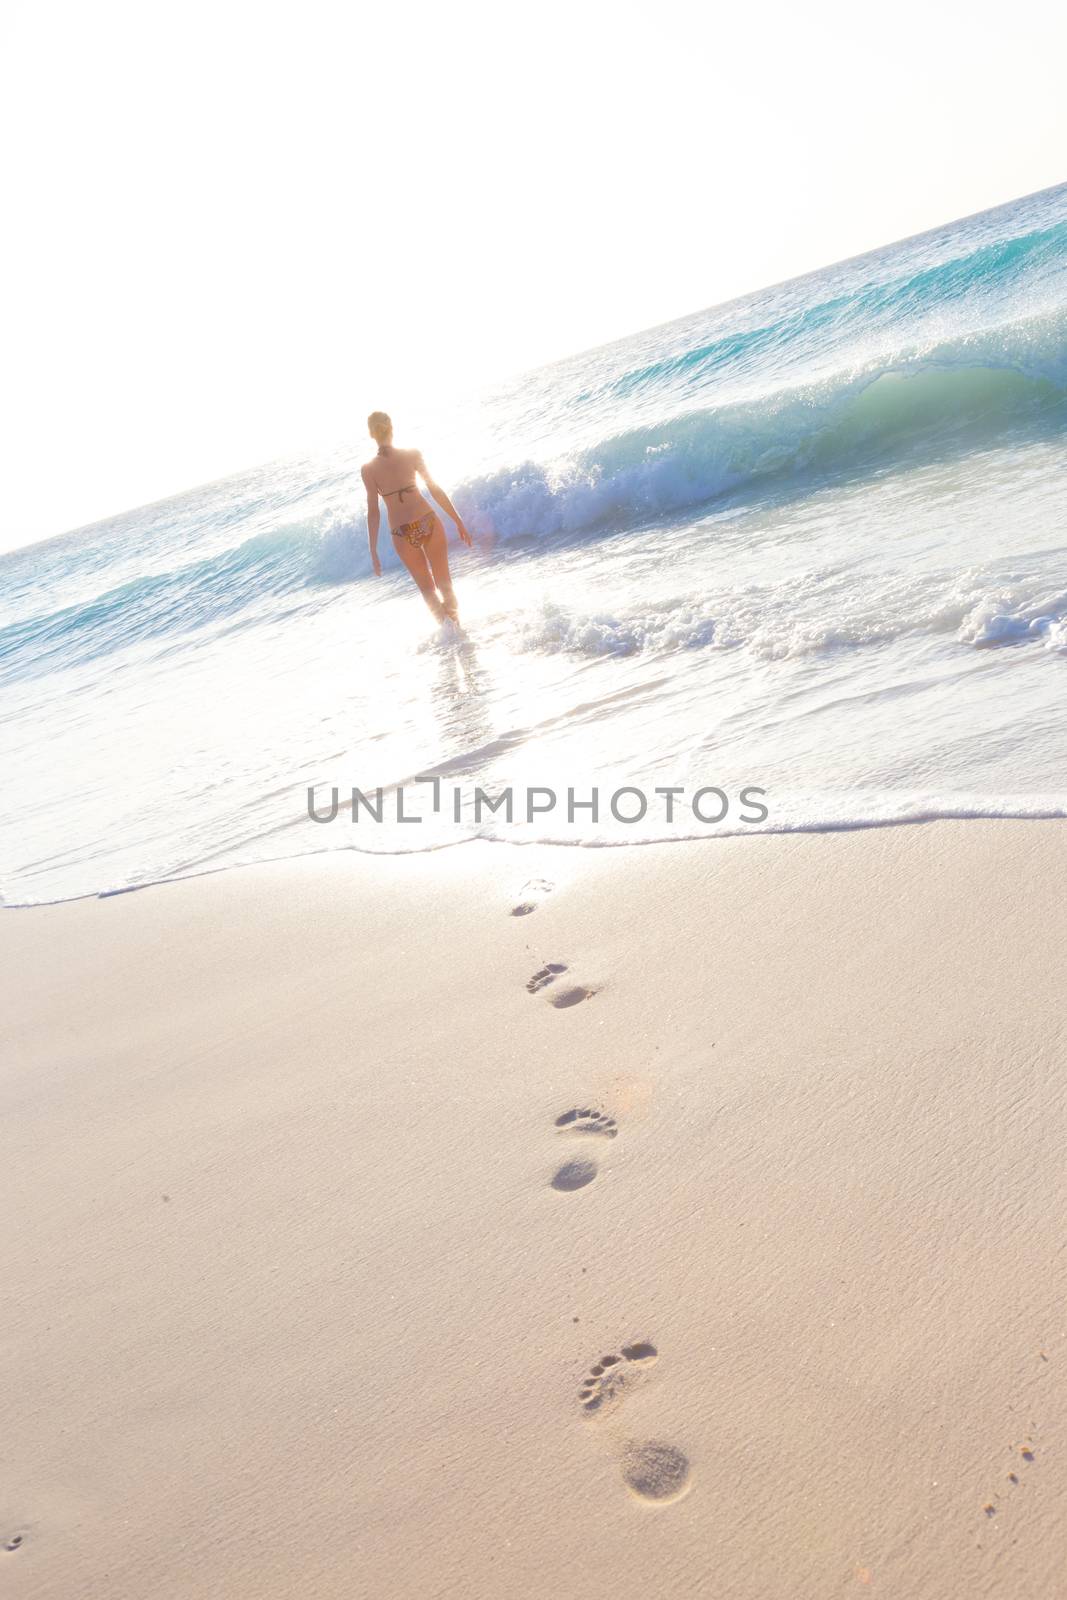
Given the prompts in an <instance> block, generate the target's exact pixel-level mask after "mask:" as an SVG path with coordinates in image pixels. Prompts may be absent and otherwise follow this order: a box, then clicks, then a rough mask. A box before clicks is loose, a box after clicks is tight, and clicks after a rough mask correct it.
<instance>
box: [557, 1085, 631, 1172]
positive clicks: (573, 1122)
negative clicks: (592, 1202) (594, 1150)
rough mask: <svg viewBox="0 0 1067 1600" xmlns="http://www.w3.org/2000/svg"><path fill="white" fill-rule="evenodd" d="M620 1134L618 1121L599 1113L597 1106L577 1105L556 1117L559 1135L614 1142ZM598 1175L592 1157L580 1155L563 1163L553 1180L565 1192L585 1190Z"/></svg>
mask: <svg viewBox="0 0 1067 1600" xmlns="http://www.w3.org/2000/svg"><path fill="white" fill-rule="evenodd" d="M618 1131H619V1129H618V1124H617V1123H616V1121H615V1118H614V1117H609V1116H608V1114H607V1112H605V1111H598V1110H597V1109H596V1108H595V1107H594V1106H575V1107H573V1108H572V1110H570V1111H564V1112H563V1113H562V1114H561V1115H560V1116H558V1117H557V1118H556V1132H557V1133H566V1134H580V1135H586V1136H588V1137H590V1138H598V1139H614V1138H615V1137H616V1136H617V1134H618ZM596 1175H597V1164H596V1162H595V1161H594V1160H592V1158H591V1157H589V1156H577V1157H575V1159H574V1160H572V1161H565V1162H564V1163H563V1165H562V1166H561V1167H560V1169H559V1171H558V1172H557V1173H556V1174H555V1176H554V1177H553V1179H552V1187H553V1189H562V1190H563V1191H564V1192H565V1193H567V1192H569V1191H570V1190H572V1189H584V1188H585V1186H586V1184H587V1183H592V1181H593V1179H594V1178H595V1177H596Z"/></svg>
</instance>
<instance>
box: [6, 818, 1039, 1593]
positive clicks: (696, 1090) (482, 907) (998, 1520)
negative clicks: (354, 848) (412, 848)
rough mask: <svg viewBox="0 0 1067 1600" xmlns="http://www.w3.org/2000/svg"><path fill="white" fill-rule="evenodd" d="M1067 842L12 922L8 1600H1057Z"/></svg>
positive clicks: (703, 847)
mask: <svg viewBox="0 0 1067 1600" xmlns="http://www.w3.org/2000/svg"><path fill="white" fill-rule="evenodd" d="M1065 858H1067V830H1065V829H1064V828H1063V826H1062V825H1061V824H1055V823H1049V824H1041V823H989V824H986V823H966V824H944V823H943V824H936V825H932V826H927V827H915V828H898V829H888V830H884V831H879V832H874V833H864V834H852V835H837V836H832V837H831V836H821V837H820V836H814V837H798V838H780V839H774V838H751V839H743V840H737V841H720V842H718V843H713V844H696V845H692V846H688V845H670V846H663V847H652V848H648V849H634V850H628V851H581V850H565V849H557V850H538V851H534V850H530V849H525V850H523V849H515V848H512V847H505V846H495V847H494V846H465V847H463V848H461V849H456V850H452V851H447V852H442V853H440V854H438V855H434V856H420V857H408V858H406V859H400V860H381V859H379V860H374V859H371V858H366V857H356V856H346V857H340V856H335V857H333V858H320V859H318V860H315V861H308V862H303V863H297V864H285V865H279V866H274V867H265V868H256V869H250V870H247V871H239V872H231V873H226V874H220V875H218V876H215V877H210V878H205V879H201V880H199V881H195V882H188V883H183V884H177V885H168V886H163V887H160V888H157V889H153V890H145V891H142V892H140V893H137V894H131V895H126V896H121V897H117V898H113V899H109V900H104V901H86V902H82V903H79V904H75V905H69V906H62V907H56V908H47V909H41V910H37V911H23V912H6V913H4V914H3V915H2V916H0V961H2V963H3V970H4V973H5V977H6V979H7V999H6V1002H5V1008H4V1016H3V1037H4V1054H3V1066H2V1069H0V1126H2V1131H3V1172H2V1177H0V1204H2V1208H3V1209H2V1215H3V1217H4V1219H5V1228H4V1252H3V1253H4V1260H3V1271H2V1274H0V1284H2V1291H3V1293H2V1298H3V1304H2V1323H0V1350H2V1352H3V1360H4V1370H5V1377H4V1381H3V1384H2V1387H0V1545H2V1544H4V1543H14V1542H15V1541H16V1540H17V1539H20V1538H21V1543H19V1544H18V1547H17V1548H16V1549H14V1550H11V1551H5V1550H3V1549H2V1548H0V1592H3V1593H12V1594H17V1595H19V1596H27V1597H37V1596H47V1597H49V1600H51V1597H55V1600H95V1597H98V1596H99V1597H107V1600H157V1597H160V1600H170V1597H172V1596H175V1597H177V1596H195V1597H197V1600H201V1597H208V1596H211V1597H214V1596H218V1597H220V1600H221V1597H225V1600H245V1597H248V1600H252V1597H255V1600H275V1597H280V1596H286V1597H288V1596H292V1597H297V1596H299V1597H308V1600H311V1597H314V1600H328V1597H333V1596H337V1597H342V1596H343V1597H345V1600H363V1597H367V1600H370V1597H374V1600H393V1597H404V1600H406V1597H408V1596H410V1597H412V1600H415V1597H418V1600H436V1597H442V1600H444V1597H449V1600H451V1597H457V1600H458V1597H471V1596H473V1597H477V1600H481V1597H486V1600H496V1597H504V1600H513V1597H519V1596H521V1597H531V1600H533V1597H536V1600H571V1597H573V1600H600V1597H604V1600H609V1597H610V1600H630V1597H634V1600H637V1597H640V1600H650V1597H651V1600H658V1597H674V1596H701V1597H703V1596H721V1597H724V1600H727V1597H728V1600H829V1597H833V1596H837V1595H842V1596H844V1595H849V1594H853V1593H855V1594H864V1593H867V1592H869V1593H871V1594H879V1595H882V1596H891V1597H895V1600H973V1597H976V1596H977V1597H980V1596H987V1595H990V1596H992V1595H995V1596H1004V1597H1006V1600H1007V1597H1011V1600H1031V1597H1032V1600H1054V1597H1056V1596H1059V1595H1062V1594H1065V1593H1067V1576H1065V1574H1067V1517H1065V1506H1064V1489H1065V1486H1067V1469H1065V1461H1067V1430H1065V1410H1067V1403H1065V1393H1067V1389H1065V1385H1064V1381H1063V1371H1064V1360H1065V1353H1067V1352H1065V1343H1064V1323H1065V1311H1064V1306H1065V1289H1067V1281H1065V1280H1067V1253H1065V1251H1064V1245H1063V1236H1064V1235H1063V1224H1064V1200H1065V1188H1067V1185H1065V1175H1067V1174H1065V1164H1064V1153H1063V1152H1064V1132H1065V1127H1064V1114H1063V1113H1064V1084H1065V1081H1067V1060H1065V1051H1064V1028H1063V1006H1064V1001H1063V995H1064V992H1065V991H1064V968H1065V962H1064V956H1065V950H1067V937H1065V934H1067V910H1065V897H1064V893H1063V884H1064V881H1065V879H1064V865H1065ZM536 877H545V878H546V879H548V880H550V881H551V882H552V883H553V884H554V886H555V887H554V890H553V892H552V893H550V894H548V895H547V896H546V897H544V898H543V899H542V900H540V901H539V902H537V903H536V909H535V910H534V911H533V912H532V913H531V914H529V915H526V916H521V917H514V916H511V915H510V914H509V912H510V909H511V907H512V906H513V905H514V904H516V903H517V901H518V900H519V899H520V898H521V895H520V890H521V886H522V885H523V884H524V883H525V882H526V881H527V880H529V879H531V878H536ZM548 962H557V963H566V964H567V967H568V970H567V971H566V972H564V973H560V974H558V975H557V976H556V977H555V979H554V981H553V982H552V983H550V984H547V985H546V986H545V987H544V988H543V989H542V990H541V991H540V992H538V993H535V994H531V993H529V992H528V991H527V988H526V984H527V980H528V979H530V978H531V977H532V975H533V974H534V973H535V972H537V971H538V969H540V968H542V967H543V966H544V965H545V964H546V963H548ZM574 986H578V987H583V986H584V987H587V988H590V989H594V990H595V991H596V992H595V993H594V994H593V995H592V996H591V997H590V998H588V999H584V1000H581V1001H580V1002H579V1003H577V1004H574V1005H570V1006H565V1007H557V1006H555V1005H553V1004H552V1003H551V1001H552V1000H553V999H554V998H556V997H558V996H559V995H560V994H566V993H567V991H568V990H569V989H571V988H573V987H574ZM587 1108H588V1109H595V1110H598V1111H602V1112H603V1113H604V1114H605V1116H607V1117H610V1118H611V1119H614V1124H615V1128H614V1130H612V1129H611V1128H610V1127H609V1129H608V1133H610V1132H612V1131H614V1132H615V1133H616V1136H615V1137H609V1136H607V1135H606V1134H605V1133H603V1132H601V1133H590V1134H586V1135H584V1136H583V1135H577V1134H574V1133H565V1132H560V1131H558V1130H557V1129H556V1127H555V1119H556V1118H557V1117H559V1116H560V1115H561V1114H563V1113H565V1112H566V1111H568V1110H569V1109H587ZM581 1162H589V1163H593V1164H594V1165H595V1168H596V1173H595V1177H594V1179H593V1181H591V1182H587V1183H584V1184H583V1186H581V1187H578V1188H573V1189H564V1190H557V1189H554V1188H553V1187H552V1185H551V1180H552V1178H553V1175H554V1174H555V1173H556V1172H557V1171H558V1169H559V1168H560V1167H561V1166H563V1165H565V1164H567V1163H581ZM587 1175H588V1169H585V1170H580V1171H579V1173H578V1174H577V1176H578V1177H585V1176H587ZM649 1345H651V1346H652V1347H654V1350H655V1358H654V1359H653V1358H652V1356H651V1354H650V1353H649V1352H648V1351H647V1350H643V1349H641V1348H640V1347H642V1346H649ZM624 1347H626V1348H628V1349H630V1350H631V1352H632V1353H633V1354H634V1357H635V1358H634V1359H632V1360H627V1359H626V1357H625V1356H622V1351H623V1349H624ZM635 1347H636V1349H635ZM604 1356H619V1357H620V1360H619V1361H617V1362H612V1363H609V1365H608V1366H607V1367H605V1368H603V1370H602V1371H601V1373H600V1374H598V1375H593V1379H592V1383H591V1384H590V1385H589V1386H588V1387H587V1388H586V1391H585V1398H586V1400H587V1401H589V1402H591V1403H590V1404H589V1405H588V1406H583V1403H582V1401H581V1400H580V1399H579V1390H580V1388H582V1386H583V1380H585V1379H586V1378H587V1375H589V1374H590V1371H591V1368H592V1366H593V1365H594V1364H598V1365H599V1364H601V1363H600V1358H601V1357H604ZM620 1374H621V1376H620ZM601 1396H603V1398H602V1399H601ZM598 1401H599V1403H597V1402H598ZM650 1445H655V1446H657V1447H658V1448H656V1449H653V1450H650V1449H648V1448H647V1447H648V1446H650ZM1024 1452H1025V1453H1024ZM686 1473H688V1476H686ZM1011 1474H1014V1475H1015V1479H1016V1480H1017V1481H1013V1480H1012V1478H1011V1476H1010V1475H1011ZM628 1482H629V1486H628ZM635 1489H636V1490H639V1491H642V1492H644V1493H646V1494H648V1493H651V1494H653V1495H658V1494H662V1495H663V1496H664V1497H663V1498H662V1499H642V1498H639V1497H638V1494H636V1493H635V1492H634V1490H635ZM986 1507H989V1508H990V1509H989V1510H986V1509H984V1508H986Z"/></svg>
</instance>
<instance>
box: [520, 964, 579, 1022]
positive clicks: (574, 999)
mask: <svg viewBox="0 0 1067 1600" xmlns="http://www.w3.org/2000/svg"><path fill="white" fill-rule="evenodd" d="M566 971H567V963H566V962H565V961H546V962H545V965H544V966H543V967H541V968H540V969H539V970H538V971H537V972H535V973H534V975H533V977H532V978H529V979H528V980H527V983H526V987H527V989H528V990H529V992H530V993H531V994H539V993H540V992H541V990H542V989H547V988H548V986H549V984H550V983H555V981H556V979H557V978H558V977H560V976H561V975H562V974H563V973H564V972H566ZM594 994H596V990H595V989H586V988H584V987H583V986H582V985H581V984H570V985H568V987H567V988H565V989H557V990H555V991H554V993H552V994H550V995H546V996H545V999H546V1000H548V1001H549V1002H550V1003H551V1004H552V1005H554V1006H556V1007H557V1008H558V1009H560V1010H562V1009H563V1008H564V1007H565V1006H576V1005H577V1004H578V1003H579V1001H581V1000H589V999H590V998H591V997H592V996H593V995H594Z"/></svg>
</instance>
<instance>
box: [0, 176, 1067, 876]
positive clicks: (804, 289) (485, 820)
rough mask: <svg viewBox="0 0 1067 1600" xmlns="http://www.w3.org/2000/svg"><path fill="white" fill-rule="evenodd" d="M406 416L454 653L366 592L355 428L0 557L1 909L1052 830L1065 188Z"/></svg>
mask: <svg viewBox="0 0 1067 1600" xmlns="http://www.w3.org/2000/svg"><path fill="white" fill-rule="evenodd" d="M516 315H521V307H517V308H516ZM354 387H356V386H355V385H354ZM366 402H367V403H366V408H365V409H366V410H370V409H372V408H373V407H377V406H382V407H384V408H385V409H387V410H393V407H392V406H391V405H390V398H389V396H387V395H386V396H383V395H377V394H376V395H368V396H367V397H366ZM394 420H395V423H396V435H397V442H398V443H399V444H402V445H407V444H412V445H416V446H418V447H419V448H421V449H422V450H423V452H424V454H425V456H426V457H427V460H428V462H429V465H430V467H431V469H432V470H433V471H434V472H435V475H436V476H437V477H438V478H439V480H440V481H441V482H442V483H443V484H444V485H445V487H446V488H447V489H448V490H449V492H450V493H451V494H452V497H453V499H454V500H455V502H456V505H457V507H458V508H459V510H460V512H461V514H462V515H463V516H464V517H465V519H466V520H467V522H468V525H469V527H470V528H471V530H472V532H473V534H474V537H475V548H474V549H473V550H472V551H469V552H467V551H464V550H462V549H461V548H460V547H459V546H458V544H452V545H451V546H450V548H451V552H452V569H453V576H454V579H455V583H456V588H457V592H458V595H459V599H460V605H461V613H462V622H463V629H462V632H457V631H455V630H453V629H452V628H451V627H448V626H446V627H445V628H443V629H441V628H438V627H437V625H436V624H435V623H434V622H433V619H432V618H431V617H430V615H429V613H428V612H427V610H426V608H425V606H424V605H423V603H422V601H421V600H420V599H419V597H418V594H417V592H416V591H415V589H414V587H413V585H412V584H411V582H410V580H409V579H408V577H407V576H406V574H405V573H404V572H403V571H402V570H401V569H400V567H399V565H398V563H397V560H396V557H395V554H394V553H393V551H392V548H391V541H390V539H389V537H388V535H387V534H385V533H383V536H382V546H383V556H384V561H385V572H384V575H383V576H382V578H380V579H378V578H375V577H374V576H373V575H372V573H371V571H370V563H369V558H368V554H367V542H366V524H365V516H364V497H363V491H362V486H361V483H360V475H359V468H360V463H361V462H362V461H364V460H366V459H368V458H369V456H370V455H371V454H372V453H373V445H372V444H371V441H370V440H369V439H368V438H367V437H366V434H365V428H364V419H363V415H362V414H360V415H359V416H354V417H353V419H352V429H351V436H350V439H349V440H348V441H347V442H346V444H345V445H344V447H343V448H338V449H334V450H332V451H330V452H327V453H323V454H322V455H320V456H317V457H304V458H301V459H299V460H289V461H282V462H274V463H272V464H271V465H269V466H266V467H263V468H260V469H258V470H256V471H249V472H244V473H241V474H240V475H237V476H234V477H232V478H229V479H227V480H225V481H222V482H218V483H213V484H210V485H207V486H204V487H200V488H197V489H195V490H193V491H191V492H189V493H186V494H183V495H180V496H178V497H176V498H173V499H170V500H167V501H164V502H161V503H159V504H156V505H152V506H148V507H144V508H141V509H139V510H135V511H128V512H125V513H123V514H122V515H120V516H115V517H112V518H110V519H109V520H108V521H106V522H101V523H98V524H95V525H94V526H92V527H89V528H83V529H80V530H78V531H77V532H74V533H70V534H65V535H63V536H62V537H60V538H57V539H52V540H49V541H47V542H46V543H42V544H37V545H32V546H28V547H26V548H24V549H21V550H16V551H14V552H13V553H11V554H9V555H7V556H4V557H2V558H0V696H2V702H0V760H2V762H3V767H4V771H5V772H6V774H7V795H8V805H7V807H6V809H5V814H4V816H3V818H2V819H0V893H2V896H3V900H4V903H5V904H7V905H25V904H34V903H40V902H48V901H55V900H63V899H68V898H73V897H76V896H82V895H90V894H101V893H108V892H113V891H116V890H122V889H127V888H132V887H136V886H139V885H143V884H145V883H151V882H156V881H158V880H161V879H168V878H174V877H182V876H188V875H191V874H197V873H202V872H206V871H214V870H218V869H221V868H226V867H230V866H235V865H238V864H240V863H246V862H253V861H265V860H272V859H279V858H284V857H292V856H298V855H304V854H310V853H314V852H320V851H325V850H334V849H358V850H366V851H380V852H396V851H410V850H425V849H436V848H441V847H445V846H452V845H460V844H462V843H464V842H465V841H467V840H470V839H473V838H486V839H507V840H511V841H513V842H515V843H530V842H534V841H558V842H560V843H572V844H576V845H586V846H595V845H604V846H631V845H640V844H645V843H648V842H650V841H653V840H665V839H673V838H707V839H708V840H709V841H711V842H710V843H709V848H714V844H713V841H714V839H715V838H716V837H718V836H721V835H723V834H751V833H758V832H761V831H768V830H775V831H783V830H785V831H788V830H797V829H836V828H854V827H862V826H873V825H888V824H894V823H904V822H914V821H918V820H923V819H932V818H937V817H998V816H1012V817H1029V816H1062V815H1064V814H1065V813H1067V718H1065V716H1064V704H1065V690H1067V453H1065V443H1067V185H1064V186H1062V187H1059V188H1056V189H1052V190H1046V191H1044V192H1043V193H1041V194H1037V195H1033V196H1030V197H1028V198H1026V199H1023V200H1019V201H1015V202H1013V203H1011V204H1009V205H1005V206H1001V207H999V208H997V209H996V210H993V211H989V212H985V213H982V214H981V215H978V216H974V217H969V218H967V219H965V220H963V221H960V222H955V223H952V224H950V225H948V226H945V227H942V228H938V229H935V230H933V231H932V232H930V233H926V234H923V235H921V236H918V237H916V238H913V239H909V240H906V241H904V242H901V243H898V244H894V245H890V246H888V247H886V248H883V249H880V250H877V251H874V252H872V253H870V254H868V255H864V256H860V257H857V258H855V259H853V260H850V261H846V262H843V263H840V264H838V265H835V266H832V267H829V268H826V269H825V270H823V271H820V272H816V273H812V274H809V275H807V276H805V277H802V278H797V279H795V280H793V281H791V282H788V283H783V284H779V285H777V286H776V287H774V288H771V289H765V290H761V291H759V292H758V293H755V294H752V295H749V296H746V297H745V298H743V299H740V300H735V301H733V302H731V303H730V304H728V305H720V306H715V307H713V308H712V309H710V310H706V311H701V312H698V313H696V314H695V315H692V316H689V317H685V318H682V319H681V320H679V321H676V322H672V323H669V324H667V325H666V326H663V327H659V328H654V329H651V330H648V331H646V332H642V333H639V334H637V335H635V336H633V337H631V338H628V339H624V340H620V341H618V342H616V343H614V344H611V345H608V346H605V347H603V348H600V349H596V350H590V351H585V352H583V353H581V354H580V355H576V356H574V357H573V358H571V359H569V360H566V361H562V362H556V363H554V364H552V365H551V366H547V367H544V368H541V369H539V370H537V371H534V372H530V373H526V374H524V375H523V376H521V377H519V378H516V379H514V380H512V381H510V382H508V383H506V384H502V385H497V386H496V387H495V388H493V389H491V390H487V391H486V392H484V393H482V394H478V395H467V396H464V397H461V398H458V399H457V400H456V401H455V402H454V403H453V404H451V405H449V406H448V407H447V408H443V407H440V406H439V407H438V408H437V409H436V410H432V411H431V410H426V411H424V412H423V413H422V414H418V413H416V412H415V411H412V412H411V413H410V415H409V414H408V413H407V412H402V411H401V410H400V409H399V408H397V409H396V410H395V411H394ZM61 470H62V463H61V462H57V471H61ZM435 779H436V780H437V781H436V782H434V781H432V780H435ZM354 790H355V791H357V794H356V795H355V796H353V791H354ZM531 797H532V798H531Z"/></svg>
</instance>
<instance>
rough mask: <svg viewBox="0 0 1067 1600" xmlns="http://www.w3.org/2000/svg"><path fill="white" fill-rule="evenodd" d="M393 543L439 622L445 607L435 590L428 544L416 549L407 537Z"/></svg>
mask: <svg viewBox="0 0 1067 1600" xmlns="http://www.w3.org/2000/svg"><path fill="white" fill-rule="evenodd" d="M393 543H394V545H395V546H396V548H397V553H398V554H399V556H400V559H401V561H402V562H403V563H404V565H405V567H407V569H408V571H409V572H410V573H411V576H412V577H413V578H414V580H415V582H416V583H417V584H418V586H419V593H420V594H421V595H422V598H423V599H424V600H425V601H426V604H427V605H428V606H429V608H430V610H431V611H432V612H433V614H434V616H435V617H436V618H437V620H438V622H440V620H441V618H442V617H443V616H444V615H445V607H444V606H442V604H441V602H440V600H439V599H438V598H437V595H436V593H435V591H434V586H433V573H432V572H431V571H430V566H429V563H428V561H427V559H426V546H425V545H423V547H422V549H421V550H416V549H415V548H414V546H413V545H410V544H408V542H407V540H406V539H394V540H393Z"/></svg>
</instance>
